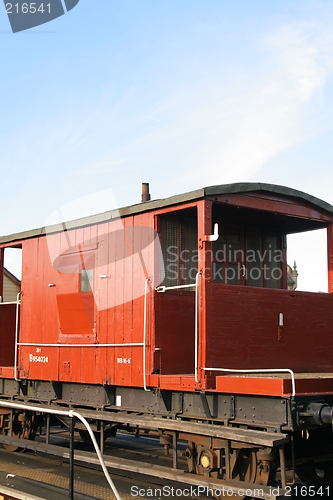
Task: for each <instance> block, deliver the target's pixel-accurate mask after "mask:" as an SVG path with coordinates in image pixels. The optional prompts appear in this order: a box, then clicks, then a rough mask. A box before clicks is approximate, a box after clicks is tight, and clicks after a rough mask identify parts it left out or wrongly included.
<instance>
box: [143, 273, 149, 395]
mask: <svg viewBox="0 0 333 500" xmlns="http://www.w3.org/2000/svg"><path fill="white" fill-rule="evenodd" d="M148 283H150V278H147V279H146V281H145V305H144V314H143V388H144V390H145V391H147V392H148V391H149V389H147V383H146V330H147V293H148Z"/></svg>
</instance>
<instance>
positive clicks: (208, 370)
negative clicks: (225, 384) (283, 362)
mask: <svg viewBox="0 0 333 500" xmlns="http://www.w3.org/2000/svg"><path fill="white" fill-rule="evenodd" d="M203 370H204V371H207V372H226V373H258V374H261V373H262V374H263V373H290V375H291V385H292V397H295V394H296V384H295V374H294V372H293V370H290V369H289V368H273V369H269V368H267V369H266V368H263V369H255V370H237V369H233V368H203Z"/></svg>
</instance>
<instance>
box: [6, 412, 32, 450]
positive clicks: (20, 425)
mask: <svg viewBox="0 0 333 500" xmlns="http://www.w3.org/2000/svg"><path fill="white" fill-rule="evenodd" d="M2 417H3V418H2V427H1V434H3V435H5V436H9V434H10V413H7V414H5V415H2ZM35 430H36V429H35V417H34V415H31V414H27V413H25V412H23V413H19V412H15V413H14V415H13V421H12V436H13V437H15V438H20V439H30V440H33V439H34V438H35ZM4 447H5V448H6V450H8V451H18V452H23V451H24V449H25V448H22V447H20V446H16V445H12V444H7V443H4Z"/></svg>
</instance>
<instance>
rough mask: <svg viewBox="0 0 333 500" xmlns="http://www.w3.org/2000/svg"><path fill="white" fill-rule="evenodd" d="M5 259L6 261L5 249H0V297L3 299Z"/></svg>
mask: <svg viewBox="0 0 333 500" xmlns="http://www.w3.org/2000/svg"><path fill="white" fill-rule="evenodd" d="M3 261H4V249H3V248H1V249H0V297H2V300H3Z"/></svg>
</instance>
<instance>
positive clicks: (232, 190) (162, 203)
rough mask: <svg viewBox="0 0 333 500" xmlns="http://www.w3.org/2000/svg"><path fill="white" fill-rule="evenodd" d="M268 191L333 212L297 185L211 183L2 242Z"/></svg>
mask: <svg viewBox="0 0 333 500" xmlns="http://www.w3.org/2000/svg"><path fill="white" fill-rule="evenodd" d="M260 191H261V192H267V193H271V194H276V195H280V196H287V197H292V198H295V199H298V200H300V201H303V202H305V203H307V204H308V203H310V204H311V205H313V206H314V207H316V208H317V209H320V210H324V211H325V212H328V213H329V214H330V215H332V216H333V206H332V205H330V204H329V203H326V202H325V201H323V200H320V199H319V198H316V197H315V196H311V195H309V194H307V193H303V192H302V191H298V190H296V189H292V188H288V187H284V186H279V185H275V184H264V183H261V182H240V183H235V184H221V185H217V186H210V187H206V188H202V189H197V190H196V191H190V192H188V193H184V194H180V195H175V196H171V197H169V198H163V199H160V200H152V201H147V202H145V203H138V204H136V205H131V206H128V207H124V208H120V209H117V210H110V211H107V212H103V213H101V214H98V215H92V216H89V217H83V218H81V219H76V220H73V221H68V222H65V223H64V224H56V225H53V226H49V227H47V228H46V227H41V228H38V229H32V230H29V231H24V232H21V233H16V234H11V235H8V236H2V237H0V244H2V243H10V242H14V241H19V240H23V239H27V238H33V237H36V236H42V235H45V234H46V233H48V234H49V233H56V232H58V231H63V230H64V229H65V228H66V229H67V230H69V229H74V228H78V227H84V226H90V225H92V224H98V223H102V222H107V221H109V220H112V219H115V218H117V217H119V216H120V217H126V216H127V215H134V214H138V213H143V212H147V211H151V210H157V209H159V208H164V207H169V206H172V205H178V204H182V203H186V202H190V201H194V200H198V199H201V198H204V197H206V196H207V197H208V196H218V195H223V194H236V193H238V194H244V193H253V192H260Z"/></svg>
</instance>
